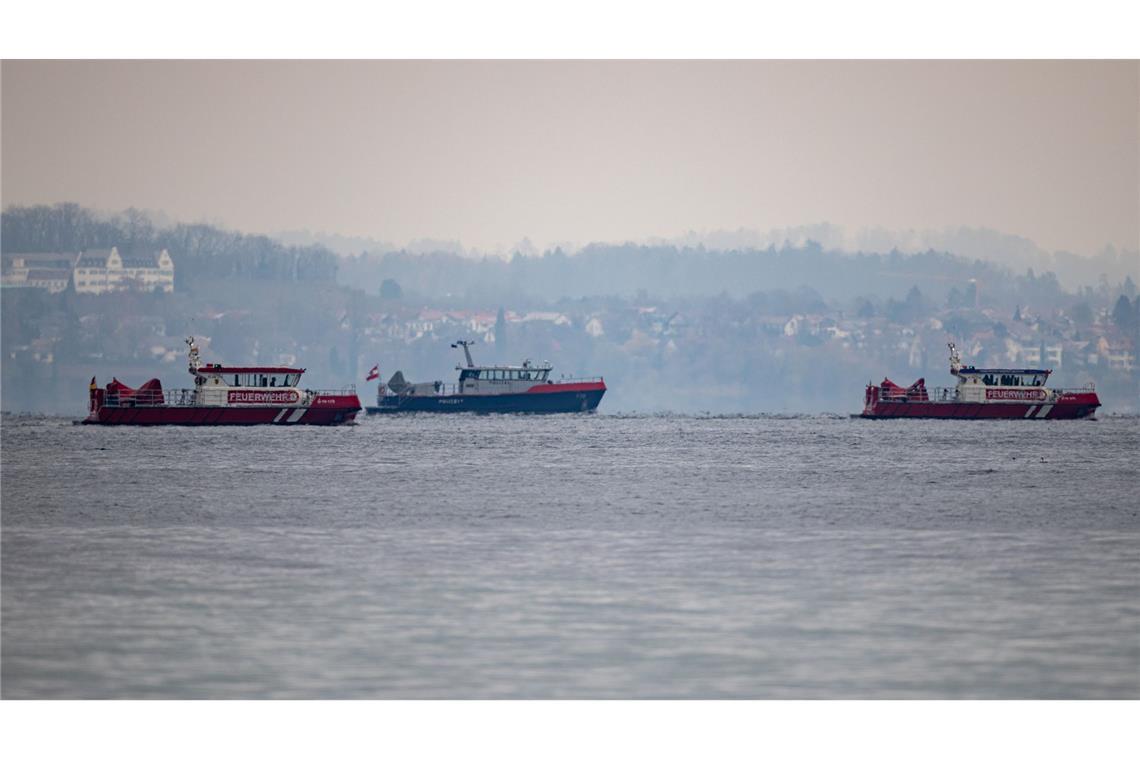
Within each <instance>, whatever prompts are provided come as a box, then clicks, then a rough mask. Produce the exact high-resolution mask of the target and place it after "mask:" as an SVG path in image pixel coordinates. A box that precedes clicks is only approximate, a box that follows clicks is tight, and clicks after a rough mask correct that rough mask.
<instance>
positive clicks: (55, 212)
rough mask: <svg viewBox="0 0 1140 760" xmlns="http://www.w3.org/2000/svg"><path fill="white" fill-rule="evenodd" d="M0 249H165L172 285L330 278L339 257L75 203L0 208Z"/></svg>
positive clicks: (312, 248) (316, 249)
mask: <svg viewBox="0 0 1140 760" xmlns="http://www.w3.org/2000/svg"><path fill="white" fill-rule="evenodd" d="M0 243H2V244H3V250H4V252H5V253H17V252H19V253H57V252H66V253H73V252H78V251H85V250H93V249H100V248H111V247H112V246H115V247H117V248H118V249H119V251H120V252H122V253H124V254H130V253H144V252H148V253H149V252H153V251H156V250H161V249H164V248H165V249H166V250H167V251H168V252H169V253H170V256H171V258H173V259H174V263H175V271H176V275H175V276H176V278H177V279H176V281H175V287H176V289H178V288H180V287H182V286H188V285H189V286H192V285H193V283H194V282H196V281H202V280H211V279H222V278H227V279H238V280H241V279H248V280H277V281H333V280H335V279H336V272H337V264H338V261H339V259H338V257H337V256H336V255H335V254H334V253H332V251H330V250H328V249H327V248H325V247H324V246H320V245H309V246H296V245H284V244H282V243H279V242H277V241H275V240H272V239H270V238H268V237H266V236H265V235H244V234H241V233H238V232H231V231H229V230H224V229H220V228H218V227H214V226H212V225H209V224H175V225H173V226H169V227H160V226H157V225H155V224H154V223H153V222H152V221H151V220H150V218H149V217H148V216H147V215H146V214H144V213H142V212H140V211H137V210H135V209H128V210H127V211H124V212H123V213H121V214H115V215H113V216H109V217H108V216H102V215H99V214H96V213H95V212H93V211H90V210H89V209H85V208H82V207H81V206H78V205H76V204H74V203H60V204H56V205H54V206H12V207H10V208H8V209H6V210H5V211H4V212H3V215H2V226H0Z"/></svg>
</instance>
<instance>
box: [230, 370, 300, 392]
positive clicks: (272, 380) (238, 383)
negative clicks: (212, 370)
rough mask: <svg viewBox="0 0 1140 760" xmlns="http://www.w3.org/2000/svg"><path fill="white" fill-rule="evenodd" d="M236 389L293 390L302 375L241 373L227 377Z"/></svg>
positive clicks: (291, 373) (293, 373)
mask: <svg viewBox="0 0 1140 760" xmlns="http://www.w3.org/2000/svg"><path fill="white" fill-rule="evenodd" d="M226 379H227V380H229V381H230V385H232V386H234V387H235V388H292V387H294V386H296V385H297V383H298V381H300V379H301V375H300V374H299V373H296V372H239V373H234V374H232V375H227V376H226Z"/></svg>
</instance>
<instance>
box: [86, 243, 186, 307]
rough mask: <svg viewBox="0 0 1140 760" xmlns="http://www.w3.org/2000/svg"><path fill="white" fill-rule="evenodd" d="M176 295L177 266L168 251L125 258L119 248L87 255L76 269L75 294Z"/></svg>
mask: <svg viewBox="0 0 1140 760" xmlns="http://www.w3.org/2000/svg"><path fill="white" fill-rule="evenodd" d="M122 290H142V291H161V292H163V293H171V292H173V291H174V262H173V261H172V260H171V258H170V254H169V253H167V252H166V250H165V249H163V250H161V251H159V252H158V253H143V254H131V255H130V256H122V255H120V254H119V249H118V248H115V247H113V248H110V249H103V250H94V251H84V252H83V253H82V254H81V255H80V257H79V261H78V262H77V263H76V265H75V292H76V293H92V294H96V295H97V294H101V293H110V292H114V291H122Z"/></svg>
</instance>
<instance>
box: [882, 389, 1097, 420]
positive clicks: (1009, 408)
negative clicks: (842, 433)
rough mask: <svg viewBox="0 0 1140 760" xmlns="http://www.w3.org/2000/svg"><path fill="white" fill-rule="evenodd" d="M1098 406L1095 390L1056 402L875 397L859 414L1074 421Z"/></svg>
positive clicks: (1065, 397) (1092, 411) (1093, 410)
mask: <svg viewBox="0 0 1140 760" xmlns="http://www.w3.org/2000/svg"><path fill="white" fill-rule="evenodd" d="M1099 406H1100V400H1099V398H1097V395H1096V393H1095V392H1088V393H1068V394H1064V395H1062V396H1061V397H1060V398H1058V399H1056V400H1055V401H1051V402H1050V401H1045V402H1040V403H1026V402H1016V401H1003V402H993V401H988V402H986V401H919V400H911V399H896V400H884V399H874V400H873V401H871V402H870V403H868V404H867V406H866V407H865V408H864V409H863V413H862V414H861V415H860V416H861V417H865V418H868V419H887V418H896V417H910V418H927V419H947V420H962V419H979V420H1020V419H1027V420H1076V419H1081V418H1082V417H1090V416H1092V414H1093V413H1094V412H1095V411H1096V410H1097V407H1099Z"/></svg>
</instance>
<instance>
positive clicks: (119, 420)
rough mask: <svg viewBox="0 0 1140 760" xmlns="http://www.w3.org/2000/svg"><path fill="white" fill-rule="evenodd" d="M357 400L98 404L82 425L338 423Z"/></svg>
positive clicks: (347, 418)
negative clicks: (306, 403)
mask: <svg viewBox="0 0 1140 760" xmlns="http://www.w3.org/2000/svg"><path fill="white" fill-rule="evenodd" d="M359 411H360V400H359V399H358V398H357V397H356V396H354V395H352V396H318V397H317V398H316V399H314V402H313V404H312V405H310V406H246V407H241V406H113V407H111V406H102V407H99V408H98V409H95V410H94V411H92V413H91V415H90V416H88V417H87V418H86V419H85V420H83V424H85V425H341V424H344V423H347V422H352V420H354V419H355V418H356V415H357V413H358V412H359Z"/></svg>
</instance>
